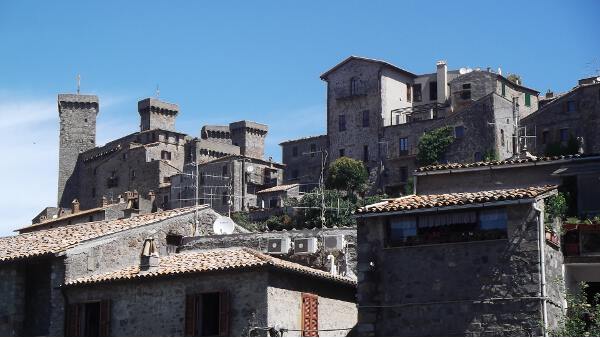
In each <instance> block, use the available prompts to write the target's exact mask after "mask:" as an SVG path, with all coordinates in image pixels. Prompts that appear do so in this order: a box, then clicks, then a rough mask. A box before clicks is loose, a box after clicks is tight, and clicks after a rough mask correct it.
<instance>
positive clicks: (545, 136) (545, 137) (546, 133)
mask: <svg viewBox="0 0 600 338" xmlns="http://www.w3.org/2000/svg"><path fill="white" fill-rule="evenodd" d="M549 135H550V132H549V131H547V130H544V131H543V132H542V144H547V143H548V136H549Z"/></svg>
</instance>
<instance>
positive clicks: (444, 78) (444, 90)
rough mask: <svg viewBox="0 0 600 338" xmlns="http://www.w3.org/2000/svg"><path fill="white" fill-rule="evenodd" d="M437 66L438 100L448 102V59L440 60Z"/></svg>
mask: <svg viewBox="0 0 600 338" xmlns="http://www.w3.org/2000/svg"><path fill="white" fill-rule="evenodd" d="M436 66H437V102H438V103H442V104H444V103H446V100H448V66H447V65H446V61H443V60H441V61H438V62H437V63H436Z"/></svg>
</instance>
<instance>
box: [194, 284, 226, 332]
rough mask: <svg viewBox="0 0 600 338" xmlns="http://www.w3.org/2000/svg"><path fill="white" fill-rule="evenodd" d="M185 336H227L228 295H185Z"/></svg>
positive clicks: (215, 293)
mask: <svg viewBox="0 0 600 338" xmlns="http://www.w3.org/2000/svg"><path fill="white" fill-rule="evenodd" d="M185 335H186V336H190V337H207V336H229V294H228V293H227V292H212V293H202V294H196V295H187V296H186V301H185Z"/></svg>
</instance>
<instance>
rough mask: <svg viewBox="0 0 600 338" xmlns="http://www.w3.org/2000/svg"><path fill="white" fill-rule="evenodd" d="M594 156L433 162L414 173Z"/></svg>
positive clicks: (597, 155) (579, 155)
mask: <svg viewBox="0 0 600 338" xmlns="http://www.w3.org/2000/svg"><path fill="white" fill-rule="evenodd" d="M594 157H600V154H573V155H560V156H544V157H536V158H531V157H526V158H516V159H507V160H503V161H489V162H473V163H446V164H435V165H428V166H424V167H420V168H417V169H416V170H415V174H416V175H417V176H418V175H420V174H421V173H426V172H434V171H439V170H453V169H467V168H482V167H489V166H508V165H515V164H542V163H544V164H546V163H547V164H550V163H552V162H556V161H565V160H566V161H573V160H577V159H590V160H591V159H592V158H594Z"/></svg>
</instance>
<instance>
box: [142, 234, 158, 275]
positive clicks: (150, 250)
mask: <svg viewBox="0 0 600 338" xmlns="http://www.w3.org/2000/svg"><path fill="white" fill-rule="evenodd" d="M159 262H160V257H159V255H158V249H157V247H156V242H155V240H154V238H153V237H150V238H147V239H146V240H145V241H144V247H143V248H142V255H141V257H140V270H141V271H148V270H152V269H156V268H157V267H158V265H159Z"/></svg>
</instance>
